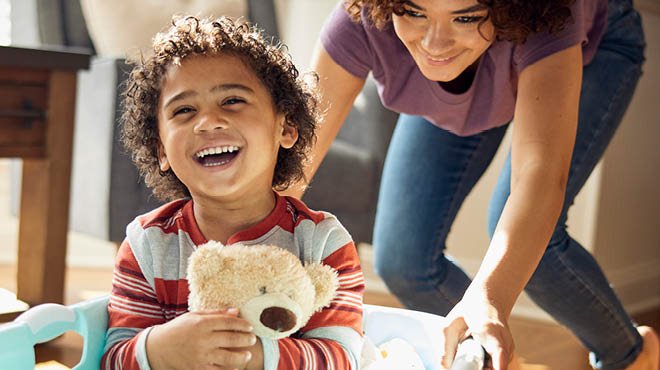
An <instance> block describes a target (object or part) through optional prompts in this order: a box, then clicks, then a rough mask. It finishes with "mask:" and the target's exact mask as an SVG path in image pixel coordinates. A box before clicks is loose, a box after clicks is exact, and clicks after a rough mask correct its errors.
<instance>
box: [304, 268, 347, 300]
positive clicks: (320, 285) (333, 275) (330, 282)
mask: <svg viewBox="0 0 660 370" xmlns="http://www.w3.org/2000/svg"><path fill="white" fill-rule="evenodd" d="M305 270H306V271H307V275H309V277H310V279H311V280H312V284H314V288H315V289H316V296H315V297H314V311H315V312H316V311H319V310H321V309H322V308H323V307H325V306H327V305H329V304H330V302H331V301H332V300H333V299H334V298H335V294H336V293H337V288H338V287H339V278H338V277H337V271H336V270H335V269H333V268H332V267H330V266H328V265H324V264H321V263H310V264H308V265H305Z"/></svg>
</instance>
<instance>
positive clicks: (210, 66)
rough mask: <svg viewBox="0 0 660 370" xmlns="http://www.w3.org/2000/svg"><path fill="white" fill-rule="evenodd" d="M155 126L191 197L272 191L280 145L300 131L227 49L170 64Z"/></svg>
mask: <svg viewBox="0 0 660 370" xmlns="http://www.w3.org/2000/svg"><path fill="white" fill-rule="evenodd" d="M158 130H159V135H160V141H161V144H160V146H159V162H160V167H161V169H162V170H163V171H167V170H168V169H170V168H171V169H172V170H173V171H174V173H175V174H176V176H177V177H178V178H179V179H180V180H181V182H183V184H184V185H185V186H186V187H187V188H188V190H189V191H190V193H191V195H192V196H193V198H199V197H203V198H208V199H215V200H230V201H233V200H240V199H242V198H241V197H245V196H254V195H255V194H258V193H259V192H269V194H270V192H272V180H273V173H274V169H275V164H276V161H277V153H278V150H279V148H280V147H284V148H291V147H292V146H293V145H294V144H295V142H296V140H297V138H298V132H297V130H296V129H295V128H294V127H292V126H289V125H288V124H285V117H284V115H283V114H281V113H280V112H278V111H276V109H275V106H274V105H273V101H272V98H271V96H270V94H269V92H268V91H267V90H266V88H265V87H264V86H263V85H262V83H261V81H260V80H259V78H258V77H257V76H256V75H255V73H254V72H253V71H252V70H251V69H250V67H249V66H247V65H246V64H244V63H243V62H242V60H241V59H239V58H238V57H236V56H233V55H228V54H221V55H216V56H189V57H186V58H184V59H183V61H182V63H181V64H180V65H178V66H176V65H170V66H169V67H168V70H167V72H166V74H165V79H164V82H163V86H162V90H161V96H160V100H159V103H158ZM214 153H215V154H214ZM261 195H263V194H261Z"/></svg>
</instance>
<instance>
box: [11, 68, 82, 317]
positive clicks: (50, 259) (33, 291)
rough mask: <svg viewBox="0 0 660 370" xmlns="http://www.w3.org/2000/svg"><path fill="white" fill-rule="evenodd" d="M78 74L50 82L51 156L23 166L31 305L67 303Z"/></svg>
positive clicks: (25, 272)
mask: <svg viewBox="0 0 660 370" xmlns="http://www.w3.org/2000/svg"><path fill="white" fill-rule="evenodd" d="M75 98H76V73H75V72H70V71H53V72H52V73H51V76H50V81H49V91H48V111H47V117H46V120H47V124H46V127H47V128H46V130H47V132H46V144H45V145H46V157H45V158H43V159H41V158H40V159H25V160H24V161H23V180H22V188H21V189H22V190H21V205H20V212H19V213H20V214H19V230H18V271H17V292H16V295H17V298H18V299H20V300H22V301H25V302H27V303H28V304H29V305H30V306H34V305H37V304H40V303H46V302H52V303H64V278H65V274H64V272H65V267H66V247H67V230H68V221H69V188H70V182H71V153H72V145H73V125H74V111H75Z"/></svg>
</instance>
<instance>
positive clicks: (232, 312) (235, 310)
mask: <svg viewBox="0 0 660 370" xmlns="http://www.w3.org/2000/svg"><path fill="white" fill-rule="evenodd" d="M195 313H196V314H200V315H231V316H238V314H239V313H240V311H239V310H238V308H233V307H232V308H226V309H224V310H212V311H211V310H204V311H195Z"/></svg>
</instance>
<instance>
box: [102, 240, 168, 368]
mask: <svg viewBox="0 0 660 370" xmlns="http://www.w3.org/2000/svg"><path fill="white" fill-rule="evenodd" d="M108 316H109V317H108V331H107V332H106V345H105V350H104V354H103V357H102V359H101V369H102V370H119V369H122V370H149V369H150V368H149V363H148V361H147V356H146V347H145V343H146V338H147V335H148V333H149V329H150V328H151V327H152V326H154V325H158V324H162V323H164V322H165V321H166V320H165V318H164V316H163V314H162V310H161V308H160V305H159V303H158V301H157V299H156V293H155V291H154V289H153V288H152V287H151V286H150V285H149V283H148V282H147V280H146V279H145V277H144V275H143V273H142V271H141V269H140V266H139V264H138V262H137V259H136V258H135V255H134V254H133V252H132V250H131V246H130V245H129V242H128V241H127V240H125V241H124V242H123V243H122V245H121V246H120V248H119V251H118V253H117V258H116V262H115V268H114V276H113V280H112V293H111V294H110V302H109V304H108ZM145 329H146V330H145Z"/></svg>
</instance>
